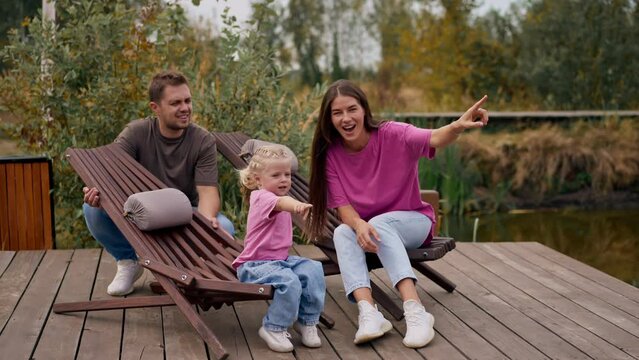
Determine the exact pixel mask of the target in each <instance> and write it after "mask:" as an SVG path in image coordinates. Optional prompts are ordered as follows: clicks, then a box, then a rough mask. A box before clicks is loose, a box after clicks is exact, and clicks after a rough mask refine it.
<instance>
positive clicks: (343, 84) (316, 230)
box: [306, 80, 379, 240]
mask: <svg viewBox="0 0 639 360" xmlns="http://www.w3.org/2000/svg"><path fill="white" fill-rule="evenodd" d="M338 96H350V97H352V98H354V99H355V100H357V102H358V103H359V104H360V105H361V106H362V108H363V109H364V128H365V129H366V131H368V132H371V131H372V130H373V129H376V128H377V127H378V126H379V123H378V122H376V121H375V120H374V119H373V115H372V113H371V109H370V106H369V105H368V99H367V98H366V94H364V91H362V89H360V88H359V86H357V85H355V84H354V83H353V82H351V81H348V80H337V81H336V82H334V83H333V84H331V86H329V88H328V90H326V94H324V98H323V99H322V105H321V107H320V111H319V118H318V121H317V125H316V127H315V135H313V144H312V145H311V181H310V186H309V198H310V199H309V201H310V203H311V204H312V205H313V207H312V208H311V216H309V217H308V218H307V224H306V225H307V227H306V229H307V233H308V234H309V236H310V239H311V240H314V239H317V238H319V237H321V236H322V235H323V232H324V224H325V222H326V206H327V196H328V186H327V183H326V155H327V152H328V147H329V145H330V144H331V143H333V141H336V140H337V139H339V137H340V135H339V133H338V132H337V129H335V127H334V126H333V122H332V111H331V110H332V109H331V107H332V104H333V100H335V98H336V97H338Z"/></svg>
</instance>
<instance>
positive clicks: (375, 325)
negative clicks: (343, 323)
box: [353, 300, 393, 344]
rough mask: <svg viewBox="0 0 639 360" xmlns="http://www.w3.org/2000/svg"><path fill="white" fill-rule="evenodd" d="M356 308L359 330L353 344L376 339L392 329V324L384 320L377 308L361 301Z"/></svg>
mask: <svg viewBox="0 0 639 360" xmlns="http://www.w3.org/2000/svg"><path fill="white" fill-rule="evenodd" d="M357 308H358V309H359V316H358V324H359V329H357V333H355V340H354V341H353V342H354V343H355V344H361V343H365V342H367V341H371V340H374V339H377V338H378V337H381V336H383V335H384V334H385V333H387V332H389V331H390V330H391V329H392V328H393V324H391V322H390V321H388V320H386V319H385V318H384V315H382V313H381V312H379V310H377V306H373V305H371V304H370V303H369V302H368V301H365V300H361V301H359V302H358V303H357Z"/></svg>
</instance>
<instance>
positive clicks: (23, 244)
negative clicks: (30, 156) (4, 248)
mask: <svg viewBox="0 0 639 360" xmlns="http://www.w3.org/2000/svg"><path fill="white" fill-rule="evenodd" d="M15 181H16V208H15V211H16V216H17V225H18V246H19V248H18V249H19V250H29V248H28V244H27V204H26V200H25V198H26V195H25V191H24V164H16V167H15Z"/></svg>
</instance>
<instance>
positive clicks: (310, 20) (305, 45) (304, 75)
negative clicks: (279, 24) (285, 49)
mask: <svg viewBox="0 0 639 360" xmlns="http://www.w3.org/2000/svg"><path fill="white" fill-rule="evenodd" d="M325 10H326V9H325V7H324V4H323V2H321V1H315V0H290V1H289V2H288V14H287V16H286V17H285V19H284V29H285V30H286V32H288V33H289V34H291V35H292V38H293V47H294V48H295V55H296V57H297V59H296V60H297V63H298V64H299V66H300V71H301V80H302V83H303V84H305V85H308V86H311V87H312V86H315V85H316V84H319V83H321V82H322V71H321V69H320V67H319V57H320V56H321V55H322V54H323V52H324V45H323V42H322V39H323V37H324V26H323V19H324V14H325Z"/></svg>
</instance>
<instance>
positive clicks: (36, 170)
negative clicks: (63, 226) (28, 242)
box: [31, 164, 51, 249]
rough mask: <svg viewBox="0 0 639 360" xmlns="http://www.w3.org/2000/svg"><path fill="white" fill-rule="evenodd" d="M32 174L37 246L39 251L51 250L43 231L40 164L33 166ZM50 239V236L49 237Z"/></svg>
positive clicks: (33, 219)
mask: <svg viewBox="0 0 639 360" xmlns="http://www.w3.org/2000/svg"><path fill="white" fill-rule="evenodd" d="M31 172H32V177H33V179H32V181H31V192H32V193H33V208H34V214H33V217H32V218H31V219H32V223H33V228H34V236H35V240H36V244H37V245H36V246H37V247H38V248H39V249H51V246H48V244H47V241H46V236H47V235H46V234H45V233H44V231H43V229H44V226H43V225H42V224H43V218H42V216H43V211H42V189H41V188H40V184H41V182H42V176H41V174H40V166H39V165H38V164H33V165H32V166H31ZM49 237H50V235H49Z"/></svg>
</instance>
